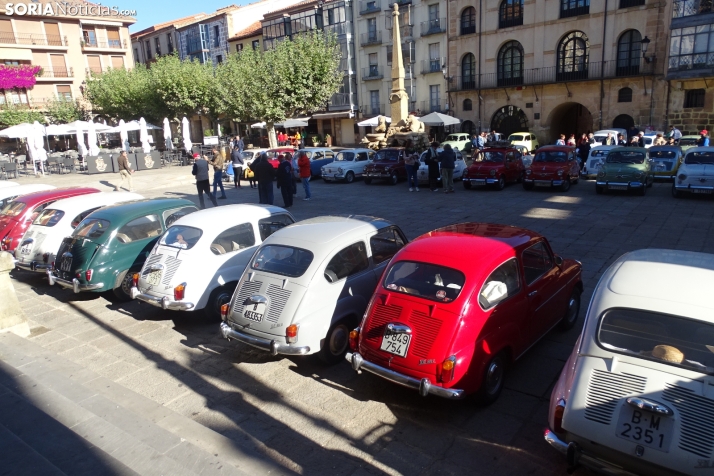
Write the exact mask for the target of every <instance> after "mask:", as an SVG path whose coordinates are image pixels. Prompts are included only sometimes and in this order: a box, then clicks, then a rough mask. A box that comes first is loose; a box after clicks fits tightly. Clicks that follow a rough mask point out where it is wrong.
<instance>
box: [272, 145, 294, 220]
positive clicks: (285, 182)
mask: <svg viewBox="0 0 714 476" xmlns="http://www.w3.org/2000/svg"><path fill="white" fill-rule="evenodd" d="M287 155H288V154H285V155H282V154H281V155H280V157H278V161H279V162H280V163H279V164H278V170H277V174H276V175H277V178H278V184H277V185H278V188H279V189H280V194H281V195H282V196H283V203H284V204H285V208H290V207H292V206H293V184H294V183H295V181H294V180H293V166H292V164H291V163H290V160H289V159H288V157H287Z"/></svg>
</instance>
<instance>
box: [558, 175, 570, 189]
mask: <svg viewBox="0 0 714 476" xmlns="http://www.w3.org/2000/svg"><path fill="white" fill-rule="evenodd" d="M568 190H570V177H565V179H564V180H563V185H561V186H560V191H561V192H567V191H568Z"/></svg>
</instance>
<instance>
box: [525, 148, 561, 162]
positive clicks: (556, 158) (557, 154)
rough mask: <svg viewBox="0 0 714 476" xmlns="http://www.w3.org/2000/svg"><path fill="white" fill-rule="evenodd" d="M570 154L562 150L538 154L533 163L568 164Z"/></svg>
mask: <svg viewBox="0 0 714 476" xmlns="http://www.w3.org/2000/svg"><path fill="white" fill-rule="evenodd" d="M567 160H568V154H567V153H566V152H563V151H562V150H551V151H542V152H538V153H537V154H536V156H535V158H534V159H533V162H566V161H567Z"/></svg>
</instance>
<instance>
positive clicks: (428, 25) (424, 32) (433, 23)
mask: <svg viewBox="0 0 714 476" xmlns="http://www.w3.org/2000/svg"><path fill="white" fill-rule="evenodd" d="M445 31H446V18H434V19H432V20H429V21H423V22H421V36H429V35H438V34H440V33H444V32H445Z"/></svg>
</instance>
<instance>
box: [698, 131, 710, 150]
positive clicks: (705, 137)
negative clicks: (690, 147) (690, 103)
mask: <svg viewBox="0 0 714 476" xmlns="http://www.w3.org/2000/svg"><path fill="white" fill-rule="evenodd" d="M699 135H700V136H701V137H699V140H697V146H698V147H709V131H707V130H706V129H702V131H701V132H699Z"/></svg>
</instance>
